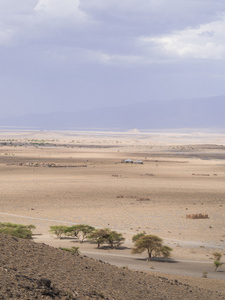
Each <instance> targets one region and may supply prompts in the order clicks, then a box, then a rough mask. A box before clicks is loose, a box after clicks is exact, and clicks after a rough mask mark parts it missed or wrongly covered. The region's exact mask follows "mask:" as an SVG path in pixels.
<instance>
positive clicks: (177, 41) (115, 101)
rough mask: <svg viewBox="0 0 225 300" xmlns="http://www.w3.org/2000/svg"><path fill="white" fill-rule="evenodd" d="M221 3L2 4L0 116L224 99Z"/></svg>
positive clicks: (50, 0)
mask: <svg viewBox="0 0 225 300" xmlns="http://www.w3.org/2000/svg"><path fill="white" fill-rule="evenodd" d="M224 28H225V1H224V0H123V1H121V0H19V1H18V0H0V107H1V109H0V117H3V116H17V115H23V114H28V113H49V112H54V111H64V112H67V111H68V112H71V111H77V110H82V109H87V108H97V107H109V106H123V105H127V104H130V103H140V104H141V103H142V102H147V101H153V100H154V101H155V100H164V101H170V100H171V99H181V100H180V101H182V99H183V98H197V97H208V96H209V97H210V96H216V95H225V84H224V83H225V30H224Z"/></svg>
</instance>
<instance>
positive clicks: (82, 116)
mask: <svg viewBox="0 0 225 300" xmlns="http://www.w3.org/2000/svg"><path fill="white" fill-rule="evenodd" d="M0 126H16V127H30V128H31V127H32V128H36V129H48V130H60V129H61V130H75V129H81V128H83V129H90V128H92V129H114V130H128V129H131V128H138V129H181V128H223V129H224V128H225V96H218V97H207V98H196V99H176V100H170V101H149V102H144V103H136V104H130V105H126V106H121V107H106V108H98V109H97V108H96V109H87V110H78V111H74V112H52V113H48V114H44V113H43V114H27V115H24V116H19V117H11V118H0Z"/></svg>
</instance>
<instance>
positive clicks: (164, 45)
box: [139, 16, 225, 59]
mask: <svg viewBox="0 0 225 300" xmlns="http://www.w3.org/2000/svg"><path fill="white" fill-rule="evenodd" d="M224 28H225V16H224V17H222V18H221V19H220V20H218V21H215V22H211V23H209V24H203V25H200V26H199V27H197V28H187V29H185V30H181V31H176V32H174V33H172V34H169V35H164V36H160V37H141V38H140V39H139V41H140V43H141V45H142V46H143V47H147V48H148V47H149V50H150V51H151V52H152V49H154V51H155V53H158V54H160V55H162V56H164V57H165V56H166V57H168V58H172V57H174V58H176V57H180V58H198V59H224V58H225V31H224Z"/></svg>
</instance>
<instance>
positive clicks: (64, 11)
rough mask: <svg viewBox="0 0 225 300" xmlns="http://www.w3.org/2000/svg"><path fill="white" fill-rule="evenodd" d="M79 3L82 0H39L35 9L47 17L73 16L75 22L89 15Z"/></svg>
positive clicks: (83, 19)
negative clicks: (82, 9) (80, 7)
mask: <svg viewBox="0 0 225 300" xmlns="http://www.w3.org/2000/svg"><path fill="white" fill-rule="evenodd" d="M79 5H80V0H54V1H52V0H39V1H38V3H37V5H36V6H35V8H34V11H36V12H37V13H38V14H42V15H45V16H47V17H54V18H72V19H73V21H75V22H81V21H85V20H86V17H87V16H86V14H85V13H84V12H83V11H81V10H80V9H79Z"/></svg>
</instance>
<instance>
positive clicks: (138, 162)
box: [134, 159, 143, 165]
mask: <svg viewBox="0 0 225 300" xmlns="http://www.w3.org/2000/svg"><path fill="white" fill-rule="evenodd" d="M134 163H135V164H139V165H143V161H142V160H139V159H138V160H135V161H134Z"/></svg>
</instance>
